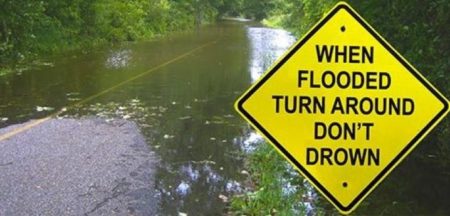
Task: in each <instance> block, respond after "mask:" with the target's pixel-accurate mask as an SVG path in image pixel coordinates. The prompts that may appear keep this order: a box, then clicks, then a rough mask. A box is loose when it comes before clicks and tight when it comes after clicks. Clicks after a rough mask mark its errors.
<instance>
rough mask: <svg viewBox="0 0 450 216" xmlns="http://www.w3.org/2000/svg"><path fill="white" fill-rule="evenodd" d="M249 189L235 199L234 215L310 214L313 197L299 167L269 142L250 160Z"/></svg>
mask: <svg viewBox="0 0 450 216" xmlns="http://www.w3.org/2000/svg"><path fill="white" fill-rule="evenodd" d="M246 167H247V169H248V171H246V172H244V174H247V175H248V180H247V182H246V187H247V191H246V192H245V193H242V194H239V195H236V196H234V197H233V198H232V200H231V208H230V214H231V215H306V214H308V212H309V211H310V208H311V206H312V205H313V204H312V200H313V197H311V196H310V195H311V193H310V191H311V188H310V187H309V186H308V184H307V183H306V182H305V180H304V178H303V177H301V176H300V175H299V174H298V173H297V171H295V170H294V169H293V168H292V166H291V165H290V164H288V163H287V162H286V160H285V159H284V158H283V157H282V156H281V155H279V154H278V153H277V152H276V151H275V149H274V148H273V147H272V146H271V145H269V144H268V143H266V142H261V143H259V144H258V146H257V147H256V150H255V151H254V152H252V153H250V156H249V157H248V160H247V161H246Z"/></svg>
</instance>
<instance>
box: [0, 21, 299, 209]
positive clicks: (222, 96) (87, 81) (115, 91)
mask: <svg viewBox="0 0 450 216" xmlns="http://www.w3.org/2000/svg"><path fill="white" fill-rule="evenodd" d="M211 42H213V43H211ZM280 42H281V43H280ZM293 42H294V39H293V37H292V36H290V35H289V34H288V33H287V32H285V31H281V30H273V29H267V28H262V27H259V26H258V24H255V23H251V22H236V21H224V22H221V23H219V24H215V25H211V26H206V27H202V28H200V29H198V30H197V31H194V32H191V33H180V34H175V35H173V36H171V37H168V38H164V39H157V40H154V41H150V42H140V43H131V44H125V45H121V46H118V47H108V48H104V49H100V50H96V51H93V52H89V53H76V52H75V53H67V54H65V55H64V56H58V57H53V58H49V59H44V60H42V61H43V62H44V65H43V66H40V67H38V68H32V69H29V70H25V71H23V72H19V73H17V74H10V75H8V76H3V77H0V92H1V94H0V126H1V127H5V126H8V125H12V124H16V123H21V122H25V121H28V120H30V119H35V118H40V117H45V116H48V115H50V114H52V113H54V112H56V111H58V110H60V109H62V108H63V107H67V108H68V111H67V112H65V113H63V114H61V115H60V116H59V117H62V118H64V117H71V118H73V117H80V118H85V117H87V118H89V117H92V116H95V117H101V118H105V119H112V118H124V119H130V120H133V121H135V122H137V123H138V125H139V127H140V129H141V132H142V133H143V134H144V135H145V137H146V138H147V142H148V144H149V145H150V146H151V149H152V150H154V151H155V152H156V153H157V154H158V155H159V158H160V162H159V168H158V170H157V172H156V181H157V182H156V190H157V191H158V192H159V193H158V195H159V196H160V197H159V198H160V212H161V214H163V215H167V214H169V215H177V214H179V213H187V214H189V215H199V214H200V215H205V214H206V215H217V214H221V213H223V212H224V208H225V202H224V201H226V199H227V198H230V196H231V195H232V194H233V193H236V192H242V190H243V186H242V182H243V181H244V180H245V178H246V175H244V174H242V173H241V172H242V170H243V169H244V168H243V157H244V156H245V153H246V152H248V151H250V150H251V148H252V143H253V142H254V141H256V140H258V139H260V138H259V136H255V134H254V133H253V132H252V130H250V128H249V127H248V125H247V124H246V123H245V122H244V121H243V120H242V119H241V118H240V117H239V116H237V114H236V112H235V111H234V109H233V103H234V101H235V100H236V98H237V97H238V96H239V95H240V94H241V93H242V92H243V91H244V90H245V89H246V88H248V87H249V85H250V84H251V83H252V82H254V81H255V79H257V78H258V77H259V76H260V75H261V74H262V73H263V71H264V70H265V69H266V68H267V67H268V66H270V64H271V63H272V62H273V61H274V60H275V58H276V57H277V56H279V55H281V54H282V53H283V51H284V50H286V49H287V48H288V47H289V45H291V43H293ZM208 43H209V44H208ZM205 44H207V45H206V46H204V47H203V48H201V49H198V50H196V51H194V52H192V53H190V54H189V55H187V56H183V57H182V58H178V57H179V56H180V55H184V54H185V53H187V52H190V51H191V50H193V49H195V48H197V47H200V46H203V45H205ZM174 58H175V60H174ZM161 64H165V65H164V66H163V67H160V65H161ZM155 67H157V69H154V68H155ZM139 74H144V75H142V76H139ZM136 76H139V77H138V78H136V79H134V78H135V77H136ZM131 78H133V80H132V81H130V82H127V83H126V84H123V85H120V86H117V87H115V88H110V87H112V86H115V85H117V84H118V83H121V82H123V81H126V80H129V79H131ZM105 89H110V90H108V91H107V92H102V91H103V90H105ZM99 92H102V93H101V94H100V95H98V96H95V97H94V98H90V99H89V100H88V101H85V99H86V98H89V97H90V96H92V95H96V94H98V93H99ZM72 104H77V105H76V106H72Z"/></svg>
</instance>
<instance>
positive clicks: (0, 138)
mask: <svg viewBox="0 0 450 216" xmlns="http://www.w3.org/2000/svg"><path fill="white" fill-rule="evenodd" d="M216 42H217V40H215V41H210V42H208V43H205V44H202V45H200V46H198V47H196V48H194V49H191V50H189V51H187V52H185V53H183V54H181V55H179V56H177V57H175V58H173V59H170V60H168V61H166V62H164V63H162V64H159V65H157V66H155V67H153V68H150V69H149V70H147V71H144V72H143V73H140V74H138V75H136V76H134V77H131V78H130V79H127V80H124V81H122V82H120V83H118V84H116V85H113V86H111V87H109V88H107V89H104V90H102V91H101V92H99V93H96V94H94V95H91V96H89V97H87V98H85V99H83V100H81V101H78V102H76V103H73V104H70V105H69V106H67V107H63V108H62V109H61V110H59V111H57V112H55V113H53V114H51V115H49V116H47V117H44V118H41V119H38V120H35V121H32V122H30V123H28V124H26V125H24V126H22V127H19V128H16V129H14V130H12V131H10V132H7V133H5V134H2V135H0V142H1V141H4V140H7V139H9V138H11V137H13V136H15V135H17V134H19V133H22V132H25V131H27V130H29V129H31V128H33V127H36V126H38V125H40V124H42V123H44V122H46V121H48V120H50V119H52V118H54V117H56V116H58V115H60V114H62V113H64V112H66V111H67V110H69V109H71V108H73V107H76V106H79V105H81V104H84V103H86V102H88V101H91V100H93V99H95V98H97V97H100V96H102V95H104V94H106V93H108V92H110V91H112V90H114V89H116V88H118V87H120V86H123V85H125V84H127V83H129V82H131V81H134V80H136V79H138V78H141V77H143V76H145V75H147V74H148V73H150V72H153V71H156V70H158V69H160V68H163V67H165V66H167V65H169V64H172V63H174V62H176V61H179V60H181V59H183V58H185V57H187V56H189V55H191V54H192V53H194V52H196V51H198V50H201V49H203V48H205V47H207V46H209V45H211V44H214V43H216Z"/></svg>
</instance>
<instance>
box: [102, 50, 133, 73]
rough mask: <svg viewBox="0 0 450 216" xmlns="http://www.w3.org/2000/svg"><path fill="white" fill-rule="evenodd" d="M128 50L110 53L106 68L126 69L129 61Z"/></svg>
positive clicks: (129, 51)
mask: <svg viewBox="0 0 450 216" xmlns="http://www.w3.org/2000/svg"><path fill="white" fill-rule="evenodd" d="M131 54H132V52H131V50H130V49H125V50H115V51H112V52H111V53H110V54H109V56H108V58H107V59H106V62H105V66H106V68H112V69H119V68H124V67H127V66H128V65H129V63H130V60H131V56H132V55H131Z"/></svg>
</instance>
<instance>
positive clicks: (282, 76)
mask: <svg viewBox="0 0 450 216" xmlns="http://www.w3.org/2000/svg"><path fill="white" fill-rule="evenodd" d="M448 107H449V104H448V101H447V100H446V99H445V97H444V96H443V95H442V94H441V93H439V92H438V91H437V90H436V89H435V88H434V87H433V86H432V85H431V84H430V83H429V82H428V81H427V80H426V79H425V78H424V77H423V76H422V75H421V74H419V72H417V70H416V69H414V68H413V67H412V66H411V65H410V64H409V63H408V62H407V61H406V60H405V59H403V57H402V56H400V54H399V53H397V51H395V50H394V48H392V46H391V45H389V44H388V42H387V41H386V40H384V39H383V38H382V37H381V36H380V35H379V34H378V33H377V32H376V31H375V30H374V29H373V28H372V27H371V26H370V25H369V24H368V23H367V22H366V21H364V20H363V18H362V17H361V16H359V15H358V14H357V13H356V12H355V11H354V10H353V9H352V8H351V7H350V6H349V5H347V4H346V3H338V4H337V5H336V6H335V7H334V8H333V9H332V10H331V11H330V12H329V13H328V14H327V15H326V16H325V17H324V18H323V19H322V20H321V21H319V23H318V24H316V25H315V26H314V27H313V28H312V29H311V30H310V31H309V32H308V33H307V34H306V36H304V37H303V38H302V39H301V40H300V41H298V42H297V43H296V44H295V45H294V46H293V47H292V48H291V49H290V50H289V51H288V52H287V54H285V56H283V57H282V58H281V60H279V61H278V62H277V63H276V64H275V65H274V66H273V67H272V68H271V69H270V70H269V71H268V72H267V73H266V74H265V75H264V76H263V77H262V78H261V79H260V80H259V81H257V82H256V83H255V84H254V85H253V86H252V87H251V88H250V89H249V90H248V91H247V92H246V93H244V95H243V96H242V97H241V98H239V100H238V101H237V103H236V109H237V110H238V112H239V113H240V114H241V115H242V116H243V117H244V118H245V119H246V120H247V121H249V122H250V123H251V124H252V125H253V126H254V127H255V128H256V129H257V130H259V131H260V132H261V133H262V134H263V135H264V136H265V137H266V138H267V139H268V140H269V141H270V142H271V143H272V144H273V145H274V146H275V148H276V149H277V150H278V151H279V152H280V153H281V154H282V155H283V156H285V158H286V159H288V160H289V161H290V162H291V163H292V164H293V165H294V166H295V167H296V168H297V169H298V170H299V171H300V172H301V173H302V174H303V175H304V176H305V177H306V178H307V179H308V180H309V181H310V182H311V183H312V184H313V185H314V186H315V187H316V188H317V189H318V191H320V192H321V193H322V194H323V195H324V196H325V197H326V198H327V199H328V200H329V201H330V202H331V203H333V205H334V206H335V207H337V208H338V209H339V211H340V212H342V213H349V212H351V211H352V210H354V209H355V208H356V206H357V205H358V204H359V203H360V202H361V201H362V199H364V198H365V197H366V196H367V195H368V194H369V193H370V192H371V191H372V190H373V189H374V188H375V186H377V185H378V184H379V183H380V182H381V181H382V180H383V178H385V177H386V176H387V175H388V174H389V172H391V171H392V169H393V168H394V167H396V166H397V165H398V164H399V163H400V161H402V160H403V159H404V158H405V157H406V155H408V154H409V153H410V152H411V150H412V149H413V148H414V147H415V146H416V145H417V144H418V143H419V141H421V140H422V139H423V138H424V136H425V135H426V134H427V133H429V132H430V130H431V129H432V128H433V127H434V126H436V125H437V123H438V122H439V121H440V120H442V119H443V118H444V116H445V115H446V113H447V112H448Z"/></svg>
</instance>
